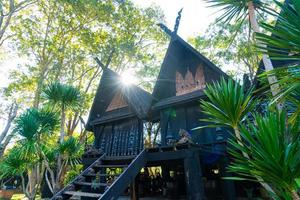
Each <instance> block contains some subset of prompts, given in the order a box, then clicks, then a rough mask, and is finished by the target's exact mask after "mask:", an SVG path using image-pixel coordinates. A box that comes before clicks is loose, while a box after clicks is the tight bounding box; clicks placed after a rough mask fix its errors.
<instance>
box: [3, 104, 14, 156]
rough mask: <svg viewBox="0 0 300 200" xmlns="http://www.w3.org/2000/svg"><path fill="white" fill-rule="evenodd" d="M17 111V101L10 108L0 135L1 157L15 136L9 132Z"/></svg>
mask: <svg viewBox="0 0 300 200" xmlns="http://www.w3.org/2000/svg"><path fill="white" fill-rule="evenodd" d="M17 111H18V104H16V103H13V104H11V105H10V107H9V109H8V117H7V119H6V125H5V127H4V129H3V131H2V133H1V135H0V157H2V156H3V154H4V151H5V149H6V147H7V145H8V144H9V142H10V140H11V139H12V137H13V134H12V133H9V130H10V128H11V124H12V122H13V120H14V119H15V118H16V116H17Z"/></svg>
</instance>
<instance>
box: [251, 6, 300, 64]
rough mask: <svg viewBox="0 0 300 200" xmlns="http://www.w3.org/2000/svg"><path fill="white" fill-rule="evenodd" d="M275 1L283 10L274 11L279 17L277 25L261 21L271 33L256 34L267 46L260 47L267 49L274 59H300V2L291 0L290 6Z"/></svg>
mask: <svg viewBox="0 0 300 200" xmlns="http://www.w3.org/2000/svg"><path fill="white" fill-rule="evenodd" d="M274 2H275V3H276V4H277V5H278V6H279V7H280V9H281V12H280V13H277V12H275V11H273V13H272V14H273V15H274V16H275V17H276V18H277V23H276V24H275V25H270V24H267V23H261V26H262V27H263V28H264V29H265V30H266V31H268V32H269V33H270V34H271V35H269V34H263V33H257V34H256V38H257V39H258V40H259V41H260V42H261V43H262V44H264V45H265V46H266V47H264V46H260V47H259V48H261V49H262V50H263V51H267V52H268V54H269V55H270V56H271V57H273V58H274V59H289V60H290V59H294V60H299V58H300V55H299V54H300V40H299V35H300V21H299V18H300V2H299V1H298V0H290V1H289V4H290V6H288V5H286V4H284V3H280V2H279V1H276V0H274Z"/></svg>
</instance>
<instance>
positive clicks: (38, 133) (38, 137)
mask: <svg viewBox="0 0 300 200" xmlns="http://www.w3.org/2000/svg"><path fill="white" fill-rule="evenodd" d="M57 125H58V119H57V116H56V115H55V114H54V113H52V112H49V111H45V110H37V109H28V110H27V111H25V112H24V113H23V114H22V115H20V116H19V117H18V118H17V119H16V121H15V128H14V130H13V131H14V133H15V134H16V135H18V136H19V137H20V139H19V140H18V141H17V143H16V145H15V147H14V148H13V149H12V150H11V151H10V152H8V155H7V156H5V157H4V160H3V161H2V162H1V165H2V166H3V167H1V169H0V170H1V171H0V174H1V176H2V178H5V177H9V176H16V175H20V176H21V177H22V186H23V192H24V194H25V195H26V197H27V198H28V199H30V200H31V199H34V198H35V195H36V193H37V191H38V187H39V185H40V183H41V181H42V177H43V173H44V169H45V167H44V165H43V163H42V162H41V160H42V159H43V158H44V156H43V155H44V149H45V148H44V147H46V146H47V141H49V137H51V135H52V134H53V132H54V131H55V129H56V127H57ZM17 163H18V164H17ZM24 176H27V178H25V177H24Z"/></svg>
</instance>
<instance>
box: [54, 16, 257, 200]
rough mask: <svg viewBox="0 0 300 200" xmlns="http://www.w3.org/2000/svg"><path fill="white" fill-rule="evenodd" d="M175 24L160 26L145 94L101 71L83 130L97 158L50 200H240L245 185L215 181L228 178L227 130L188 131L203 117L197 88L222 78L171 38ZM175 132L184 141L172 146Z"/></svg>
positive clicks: (202, 58) (86, 161)
mask: <svg viewBox="0 0 300 200" xmlns="http://www.w3.org/2000/svg"><path fill="white" fill-rule="evenodd" d="M178 23H179V19H177V23H176V26H175V30H174V31H170V30H169V29H168V28H167V27H165V26H164V25H160V26H161V27H162V28H163V30H165V32H166V33H167V34H168V35H169V36H170V43H169V46H168V49H167V52H166V54H165V58H164V60H163V62H162V65H161V69H160V73H159V76H158V78H157V82H156V85H155V87H154V91H153V93H152V94H149V93H148V92H146V91H144V90H143V89H141V88H139V87H137V86H134V85H129V86H126V85H123V84H121V83H120V76H119V75H118V74H117V73H115V72H113V71H112V70H110V69H107V68H105V69H103V70H104V71H103V75H102V78H101V81H100V84H99V87H98V90H97V93H96V96H95V99H94V102H93V105H92V108H91V111H90V115H89V119H88V123H87V127H86V128H87V129H88V130H89V131H92V132H93V133H94V135H95V142H94V148H96V149H98V150H99V153H98V154H97V156H95V157H93V158H91V157H90V158H86V159H84V164H85V170H84V171H83V172H82V173H81V174H80V175H78V176H77V177H76V179H75V180H74V181H73V182H72V183H71V184H69V185H68V186H66V187H65V188H64V189H62V190H61V191H60V192H58V193H57V194H56V195H55V196H54V197H53V198H52V199H53V200H54V199H103V200H111V199H119V198H120V196H124V195H129V196H130V198H131V199H139V198H141V199H143V198H148V199H149V198H150V199H189V200H198V199H237V197H241V196H244V197H246V192H247V191H246V190H247V188H248V185H247V183H245V184H244V185H243V184H241V183H240V184H236V183H234V182H233V181H229V180H224V179H222V177H226V176H230V174H228V173H227V172H226V170H225V168H226V166H227V165H228V163H229V160H230V158H229V156H228V154H227V150H226V149H227V139H228V138H229V137H230V136H229V132H228V130H224V129H221V128H203V129H195V128H196V127H199V126H203V125H206V124H205V123H204V122H201V121H200V120H199V119H201V118H205V116H204V115H203V114H202V113H201V109H200V106H199V99H201V98H205V95H204V93H203V90H204V89H205V84H206V83H210V82H212V81H217V80H218V79H220V78H221V77H225V78H227V75H226V74H225V73H224V72H222V71H221V70H220V69H219V68H218V67H216V66H215V65H214V64H213V63H212V62H211V61H209V60H208V59H207V58H206V57H205V56H203V55H202V54H200V53H199V52H198V51H196V50H195V49H194V48H193V47H192V46H190V45H189V44H188V43H187V42H185V41H184V40H183V39H182V38H180V37H179V36H178V35H177V34H176V32H177V28H178ZM149 122H151V123H154V124H160V131H159V138H160V143H159V144H157V145H156V146H154V147H151V148H146V147H144V135H145V132H146V130H145V124H146V123H149ZM183 130H184V131H186V132H188V134H189V135H190V136H191V140H192V142H187V143H184V144H179V143H178V142H177V141H178V140H180V135H179V134H178V133H179V132H180V131H183ZM150 167H156V169H159V170H158V171H157V172H156V174H155V177H151V176H152V175H149V174H148V172H147V168H150ZM149 180H150V181H149ZM249 187H250V189H251V190H252V188H253V193H255V192H256V191H254V190H255V189H256V188H255V187H254V186H253V185H250V186H249ZM122 198H125V199H126V198H129V197H122Z"/></svg>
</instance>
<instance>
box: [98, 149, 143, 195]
mask: <svg viewBox="0 0 300 200" xmlns="http://www.w3.org/2000/svg"><path fill="white" fill-rule="evenodd" d="M146 162H147V158H146V151H145V149H144V150H143V151H141V152H140V153H139V154H138V155H137V157H135V158H134V159H133V161H132V162H131V163H130V164H129V165H128V167H127V168H126V169H125V170H124V171H123V173H121V175H120V176H119V177H118V178H117V179H116V180H115V181H114V182H113V183H112V185H111V186H110V187H109V188H108V189H107V190H106V191H105V192H104V193H103V195H102V196H101V197H100V198H99V199H98V200H101V199H102V200H116V199H118V197H119V196H120V195H121V194H122V193H123V192H124V190H125V189H126V187H127V186H128V185H129V184H130V183H131V182H132V181H133V180H134V178H135V177H136V175H137V174H138V173H139V172H140V171H141V169H142V167H144V166H145V165H146Z"/></svg>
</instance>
